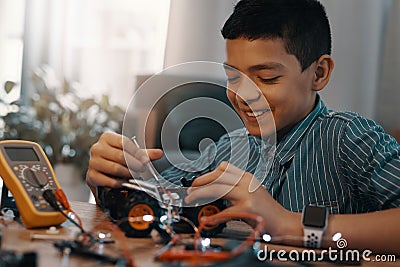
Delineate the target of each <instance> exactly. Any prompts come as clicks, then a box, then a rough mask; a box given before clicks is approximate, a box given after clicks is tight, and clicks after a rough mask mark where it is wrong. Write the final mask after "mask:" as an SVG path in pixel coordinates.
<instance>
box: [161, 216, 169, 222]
mask: <svg viewBox="0 0 400 267" xmlns="http://www.w3.org/2000/svg"><path fill="white" fill-rule="evenodd" d="M167 219H168V216H167V215H163V216H161V217H160V222H161V223H164V222H165V221H167Z"/></svg>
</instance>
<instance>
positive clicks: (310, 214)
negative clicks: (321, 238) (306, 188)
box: [303, 206, 326, 228]
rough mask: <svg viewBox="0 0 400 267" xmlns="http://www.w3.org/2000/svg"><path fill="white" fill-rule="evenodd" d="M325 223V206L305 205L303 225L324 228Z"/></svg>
mask: <svg viewBox="0 0 400 267" xmlns="http://www.w3.org/2000/svg"><path fill="white" fill-rule="evenodd" d="M325 223H326V208H325V207H318V206H306V207H305V209H304V214H303V225H304V226H308V227H317V228H324V227H325Z"/></svg>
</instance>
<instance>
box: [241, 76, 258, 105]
mask: <svg viewBox="0 0 400 267" xmlns="http://www.w3.org/2000/svg"><path fill="white" fill-rule="evenodd" d="M246 80H247V79H243V81H242V82H241V84H240V86H239V87H238V89H237V90H236V97H238V98H239V99H240V100H241V101H242V102H245V103H246V104H248V105H249V104H251V103H253V102H255V101H257V100H259V99H260V98H261V91H260V89H259V88H258V87H257V86H256V85H255V84H254V83H253V82H251V81H246Z"/></svg>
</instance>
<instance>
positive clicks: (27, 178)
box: [18, 164, 52, 189]
mask: <svg viewBox="0 0 400 267" xmlns="http://www.w3.org/2000/svg"><path fill="white" fill-rule="evenodd" d="M18 170H19V172H18V177H19V178H20V180H21V182H22V183H23V184H24V186H25V188H26V189H34V188H36V189H44V188H47V187H48V185H49V184H51V183H52V181H51V179H49V178H51V176H50V174H49V171H48V169H47V168H46V167H43V166H41V165H40V164H37V165H32V166H28V165H19V166H18Z"/></svg>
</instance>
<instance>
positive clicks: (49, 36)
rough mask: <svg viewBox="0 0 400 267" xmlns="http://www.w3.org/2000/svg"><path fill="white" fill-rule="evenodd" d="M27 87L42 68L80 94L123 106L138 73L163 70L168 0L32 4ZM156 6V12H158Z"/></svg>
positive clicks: (26, 52) (27, 38)
mask: <svg viewBox="0 0 400 267" xmlns="http://www.w3.org/2000/svg"><path fill="white" fill-rule="evenodd" d="M26 2H27V3H26V24H25V36H24V44H25V47H24V68H23V73H24V74H23V82H24V87H23V88H24V89H25V90H26V91H27V92H26V93H27V95H29V91H30V90H32V87H31V86H32V85H31V83H30V79H31V74H32V71H34V70H35V68H38V67H39V66H40V65H42V64H47V65H49V66H50V67H51V68H52V69H54V71H55V74H56V75H57V76H58V78H59V79H60V80H62V79H64V78H65V79H66V80H67V81H69V82H78V83H79V88H80V92H79V93H80V94H81V95H86V96H87V95H100V94H102V93H106V94H108V95H109V96H110V99H111V101H112V102H113V104H119V105H121V106H122V107H125V106H126V105H127V104H128V103H129V100H130V96H131V95H132V93H133V90H134V87H135V84H136V80H135V77H136V75H137V74H144V73H145V74H148V73H154V72H157V71H160V70H162V68H163V62H164V50H165V42H166V31H167V25H168V15H169V0H146V1H143V0H57V1H53V0H29V1H26ZM155 7H157V8H155Z"/></svg>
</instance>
